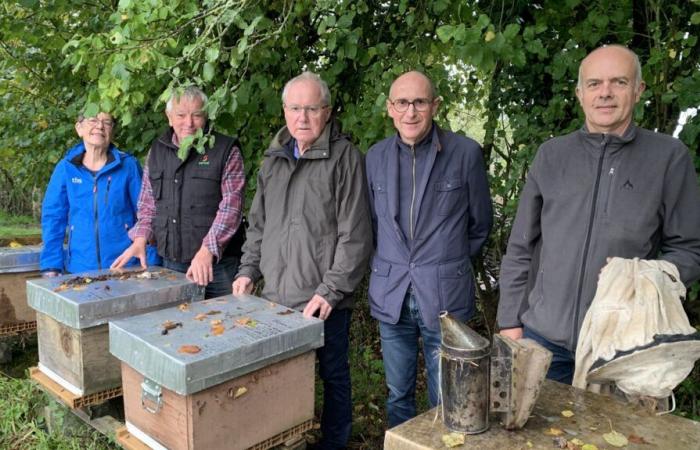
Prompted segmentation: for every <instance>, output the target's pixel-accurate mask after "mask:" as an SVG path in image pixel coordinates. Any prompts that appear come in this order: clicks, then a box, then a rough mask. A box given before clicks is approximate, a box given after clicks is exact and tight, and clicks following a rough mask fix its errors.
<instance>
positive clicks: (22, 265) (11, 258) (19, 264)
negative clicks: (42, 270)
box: [0, 245, 41, 273]
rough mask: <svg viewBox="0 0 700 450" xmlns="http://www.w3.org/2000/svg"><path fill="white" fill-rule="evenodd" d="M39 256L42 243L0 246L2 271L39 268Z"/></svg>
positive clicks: (0, 271) (28, 270) (30, 270)
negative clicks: (15, 246) (14, 246)
mask: <svg viewBox="0 0 700 450" xmlns="http://www.w3.org/2000/svg"><path fill="white" fill-rule="evenodd" d="M39 256H41V245H26V246H23V247H17V248H12V247H0V273H15V272H34V271H36V270H39Z"/></svg>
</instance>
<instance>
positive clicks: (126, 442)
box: [115, 427, 151, 450]
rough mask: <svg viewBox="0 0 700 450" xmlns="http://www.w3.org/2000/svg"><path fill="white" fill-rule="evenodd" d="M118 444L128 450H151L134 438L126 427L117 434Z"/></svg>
mask: <svg viewBox="0 0 700 450" xmlns="http://www.w3.org/2000/svg"><path fill="white" fill-rule="evenodd" d="M115 437H116V441H117V444H119V445H121V446H122V447H123V448H125V449H126V450H151V447H149V446H148V445H146V444H144V443H143V442H141V440H140V439H138V438H137V437H136V436H132V435H131V433H129V431H128V430H127V429H126V427H121V428H119V429H118V430H117V434H116V436H115Z"/></svg>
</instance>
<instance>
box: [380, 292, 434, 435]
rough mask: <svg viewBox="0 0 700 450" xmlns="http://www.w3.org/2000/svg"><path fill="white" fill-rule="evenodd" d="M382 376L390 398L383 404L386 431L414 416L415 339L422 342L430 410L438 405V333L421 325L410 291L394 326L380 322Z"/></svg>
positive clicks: (416, 304) (416, 360)
mask: <svg viewBox="0 0 700 450" xmlns="http://www.w3.org/2000/svg"><path fill="white" fill-rule="evenodd" d="M379 334H380V336H381V342H382V356H383V358H384V372H385V373H386V384H387V387H388V388H389V396H388V398H387V402H386V409H387V415H388V419H389V428H392V427H395V426H396V425H399V424H401V423H403V422H405V421H407V420H408V419H410V418H412V417H415V415H416V373H417V368H418V338H419V337H421V338H422V341H423V357H424V358H425V367H426V369H427V372H428V399H429V400H430V406H436V405H437V402H438V384H439V382H440V380H439V378H438V370H439V368H438V361H439V351H440V330H430V329H428V328H427V327H426V326H425V325H424V324H423V320H422V319H421V316H420V311H419V310H418V303H417V302H416V298H415V296H414V295H413V292H412V290H411V289H409V291H408V292H407V293H406V297H405V298H404V301H403V305H402V307H401V316H400V317H399V321H398V322H397V323H396V324H395V325H392V324H389V323H386V322H379Z"/></svg>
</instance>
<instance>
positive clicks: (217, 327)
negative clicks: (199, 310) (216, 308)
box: [209, 320, 226, 336]
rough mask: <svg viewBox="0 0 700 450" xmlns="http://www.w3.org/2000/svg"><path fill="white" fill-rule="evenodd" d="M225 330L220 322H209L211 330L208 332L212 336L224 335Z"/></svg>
mask: <svg viewBox="0 0 700 450" xmlns="http://www.w3.org/2000/svg"><path fill="white" fill-rule="evenodd" d="M225 330H226V328H224V324H223V322H222V321H221V320H212V321H211V330H209V332H210V333H211V334H212V335H214V336H219V335H221V334H223V333H224V331H225Z"/></svg>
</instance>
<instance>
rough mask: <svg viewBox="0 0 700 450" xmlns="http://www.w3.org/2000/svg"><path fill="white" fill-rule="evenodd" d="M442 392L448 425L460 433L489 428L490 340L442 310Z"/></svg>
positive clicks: (471, 432)
mask: <svg viewBox="0 0 700 450" xmlns="http://www.w3.org/2000/svg"><path fill="white" fill-rule="evenodd" d="M440 333H441V335H442V342H441V352H440V392H441V396H442V405H441V408H442V417H443V421H444V423H445V426H446V427H447V428H449V429H450V430H452V431H457V432H460V433H467V434H476V433H482V432H484V431H486V430H487V429H488V428H489V366H490V352H491V346H490V343H489V341H488V340H487V339H486V338H484V337H483V336H481V335H479V334H478V333H477V332H475V331H474V330H472V329H471V328H469V327H468V326H467V325H465V324H463V323H461V322H459V321H457V320H455V319H454V318H452V317H451V316H450V315H449V314H448V313H447V312H442V313H440Z"/></svg>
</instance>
